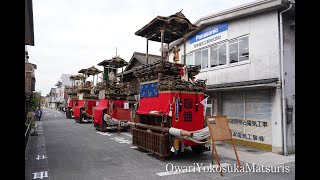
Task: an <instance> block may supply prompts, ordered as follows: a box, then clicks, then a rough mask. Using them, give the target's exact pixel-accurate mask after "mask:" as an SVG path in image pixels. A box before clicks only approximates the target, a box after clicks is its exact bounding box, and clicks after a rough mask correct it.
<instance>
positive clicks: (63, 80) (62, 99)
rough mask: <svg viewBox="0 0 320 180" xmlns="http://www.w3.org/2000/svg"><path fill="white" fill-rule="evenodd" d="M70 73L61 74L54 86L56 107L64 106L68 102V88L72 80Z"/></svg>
mask: <svg viewBox="0 0 320 180" xmlns="http://www.w3.org/2000/svg"><path fill="white" fill-rule="evenodd" d="M70 76H71V74H62V75H61V76H60V79H59V81H58V83H56V84H55V86H56V99H55V103H56V105H55V107H56V108H57V109H60V108H63V107H66V105H67V102H68V90H69V89H70V88H71V86H72V82H71V80H70Z"/></svg>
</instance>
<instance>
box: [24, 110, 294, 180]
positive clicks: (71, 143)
mask: <svg viewBox="0 0 320 180" xmlns="http://www.w3.org/2000/svg"><path fill="white" fill-rule="evenodd" d="M38 133H39V135H38V136H30V138H31V139H30V140H29V143H28V147H27V151H26V164H25V169H26V171H25V179H50V180H106V179H133V180H134V179H139V180H140V179H184V180H188V179H236V180H250V179H252V180H253V179H275V180H279V179H294V163H291V164H288V166H289V167H290V172H289V173H257V172H256V173H252V172H251V173H250V172H247V173H245V172H225V173H224V174H223V175H224V176H222V177H221V176H220V174H219V173H218V172H207V170H208V168H206V167H204V166H209V164H210V162H211V152H205V153H204V154H200V155H199V154H195V153H193V152H192V151H190V150H188V149H186V150H185V152H184V154H182V155H180V156H176V157H172V158H169V159H167V160H165V161H161V160H159V159H157V158H155V157H154V156H153V155H152V154H149V153H147V152H143V151H140V150H139V149H137V148H136V147H134V146H133V145H132V136H131V134H130V133H128V132H123V133H121V134H120V135H118V133H117V132H107V133H101V132H99V131H97V130H96V129H95V128H94V127H93V125H92V124H79V123H76V122H75V121H74V120H73V119H67V118H66V117H65V115H64V114H62V113H60V112H58V111H54V110H51V109H44V110H43V116H42V120H41V121H40V123H38ZM197 163H198V164H197ZM202 163H203V164H202ZM215 163H216V161H215ZM220 163H221V164H222V165H223V166H224V167H226V166H228V165H229V166H233V165H234V164H235V163H236V161H235V160H234V159H231V158H228V157H223V156H220ZM241 164H245V162H241ZM201 165H203V168H200V169H195V168H197V167H198V166H201ZM173 166H175V167H177V166H182V168H186V166H189V170H191V171H195V172H181V171H180V172H179V173H173V172H167V170H166V167H167V168H168V170H169V171H171V170H172V167H173Z"/></svg>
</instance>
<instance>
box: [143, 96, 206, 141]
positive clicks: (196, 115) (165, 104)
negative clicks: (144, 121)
mask: <svg viewBox="0 0 320 180" xmlns="http://www.w3.org/2000/svg"><path fill="white" fill-rule="evenodd" d="M175 97H177V98H179V100H180V102H181V104H182V107H181V111H179V110H178V119H177V120H176V118H175V117H176V116H175V112H176V106H175V101H174V98H175ZM203 99H204V94H203V93H191V92H181V93H180V92H159V94H158V97H150V98H141V99H140V102H139V107H138V110H137V114H149V113H150V112H152V111H158V112H159V115H160V113H162V115H168V114H169V111H170V104H172V127H175V128H178V129H183V130H187V131H196V130H200V129H202V128H204V114H203V111H204V108H205V107H204V106H203V105H202V104H201V103H200V102H201V101H202V100H203ZM188 103H189V104H188ZM179 104H180V103H179ZM197 104H198V105H197ZM196 106H198V109H197V110H196ZM150 114H152V113H150ZM188 117H190V118H188ZM185 145H186V146H190V145H196V143H194V142H192V141H187V140H185Z"/></svg>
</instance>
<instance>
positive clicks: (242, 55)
mask: <svg viewBox="0 0 320 180" xmlns="http://www.w3.org/2000/svg"><path fill="white" fill-rule="evenodd" d="M245 60H249V37H248V36H246V37H243V38H239V61H245Z"/></svg>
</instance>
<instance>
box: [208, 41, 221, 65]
mask: <svg viewBox="0 0 320 180" xmlns="http://www.w3.org/2000/svg"><path fill="white" fill-rule="evenodd" d="M218 65H219V62H218V48H217V46H213V47H211V48H210V66H211V67H216V66H218Z"/></svg>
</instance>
